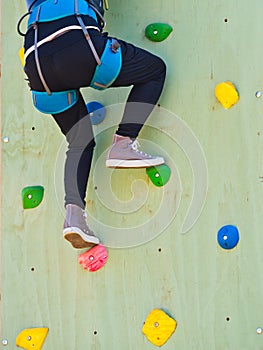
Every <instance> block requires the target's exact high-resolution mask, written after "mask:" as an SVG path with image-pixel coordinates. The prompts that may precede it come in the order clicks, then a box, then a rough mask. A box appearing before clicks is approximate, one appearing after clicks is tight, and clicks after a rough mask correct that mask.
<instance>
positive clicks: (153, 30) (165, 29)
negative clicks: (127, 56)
mask: <svg viewBox="0 0 263 350" xmlns="http://www.w3.org/2000/svg"><path fill="white" fill-rule="evenodd" d="M172 31H173V28H172V27H171V26H170V24H167V23H151V24H148V26H147V27H146V28H145V36H146V38H148V39H149V40H151V41H156V42H160V41H163V40H165V39H166V38H167V37H168V36H169V35H170V34H171V32H172Z"/></svg>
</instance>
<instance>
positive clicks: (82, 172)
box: [53, 95, 99, 248]
mask: <svg viewBox="0 0 263 350" xmlns="http://www.w3.org/2000/svg"><path fill="white" fill-rule="evenodd" d="M53 118H54V119H55V121H56V122H57V124H58V126H59V127H60V129H61V131H62V133H63V134H64V135H65V136H66V139H67V141H68V151H67V156H66V163H65V173H64V184H65V206H66V220H65V223H64V230H63V235H64V238H65V239H67V240H68V241H69V242H70V243H71V244H72V245H73V247H74V248H87V247H90V246H93V245H94V244H98V243H99V239H98V238H97V237H95V236H94V233H93V232H92V231H91V230H90V229H89V227H88V226H87V224H86V220H85V211H84V209H85V195H86V187H87V182H88V177H89V172H90V167H91V162H92V156H93V149H94V146H95V142H94V138H93V131H92V126H91V123H90V119H89V116H88V115H87V109H86V105H85V103H84V100H83V98H82V96H81V95H80V96H79V100H78V102H77V103H76V104H75V105H74V106H73V107H72V108H70V109H69V110H67V111H65V112H63V113H59V114H55V115H53Z"/></svg>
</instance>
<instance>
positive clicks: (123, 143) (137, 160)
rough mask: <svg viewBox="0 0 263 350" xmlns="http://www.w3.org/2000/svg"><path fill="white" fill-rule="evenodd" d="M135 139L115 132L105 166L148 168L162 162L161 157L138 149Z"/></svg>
mask: <svg viewBox="0 0 263 350" xmlns="http://www.w3.org/2000/svg"><path fill="white" fill-rule="evenodd" d="M138 147H140V145H139V142H138V141H137V140H134V141H133V140H132V139H131V138H130V137H128V136H120V135H117V134H115V135H114V139H113V144H112V146H111V147H110V149H109V152H108V156H107V160H106V166H107V167H108V168H148V167H151V166H155V165H160V164H163V163H164V159H163V158H162V157H156V156H151V155H149V154H147V153H144V152H142V151H139V150H138Z"/></svg>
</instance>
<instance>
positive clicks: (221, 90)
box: [215, 81, 239, 109]
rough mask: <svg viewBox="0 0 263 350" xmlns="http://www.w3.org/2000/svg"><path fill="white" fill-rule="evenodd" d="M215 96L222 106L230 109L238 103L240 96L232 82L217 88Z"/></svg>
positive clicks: (218, 85)
mask: <svg viewBox="0 0 263 350" xmlns="http://www.w3.org/2000/svg"><path fill="white" fill-rule="evenodd" d="M215 96H216V98H217V100H218V101H219V102H220V103H221V105H222V106H223V107H224V108H226V109H229V108H230V107H232V106H233V105H235V104H236V103H237V101H238V100H239V95H238V92H237V89H236V87H235V85H234V84H233V83H231V81H226V82H222V83H220V84H217V86H216V87H215Z"/></svg>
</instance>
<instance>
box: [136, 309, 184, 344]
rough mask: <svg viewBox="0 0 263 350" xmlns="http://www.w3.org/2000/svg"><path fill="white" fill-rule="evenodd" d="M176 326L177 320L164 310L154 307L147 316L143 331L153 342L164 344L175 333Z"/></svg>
mask: <svg viewBox="0 0 263 350" xmlns="http://www.w3.org/2000/svg"><path fill="white" fill-rule="evenodd" d="M176 326H177V324H176V321H175V320H174V319H172V318H171V317H169V316H168V315H167V314H166V313H165V312H164V311H162V310H160V309H154V310H152V311H151V312H150V314H149V315H148V316H147V319H146V321H145V323H144V326H143V328H142V332H143V334H144V335H145V336H146V337H147V339H148V340H149V341H150V342H151V343H153V344H154V345H156V346H162V345H163V344H164V343H166V342H167V340H168V339H169V338H170V336H171V335H172V334H173V332H174V331H175V329H176Z"/></svg>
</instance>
